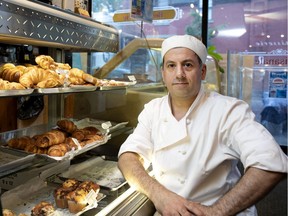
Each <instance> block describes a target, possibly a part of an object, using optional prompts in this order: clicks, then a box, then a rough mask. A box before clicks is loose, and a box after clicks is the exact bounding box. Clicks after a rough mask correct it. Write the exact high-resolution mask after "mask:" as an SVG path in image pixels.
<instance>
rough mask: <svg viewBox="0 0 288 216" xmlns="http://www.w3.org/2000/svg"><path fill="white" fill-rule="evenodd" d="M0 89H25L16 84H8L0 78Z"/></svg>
mask: <svg viewBox="0 0 288 216" xmlns="http://www.w3.org/2000/svg"><path fill="white" fill-rule="evenodd" d="M0 89H1V90H21V89H26V88H25V87H24V86H23V85H22V84H20V83H17V82H9V81H7V80H3V79H1V78H0Z"/></svg>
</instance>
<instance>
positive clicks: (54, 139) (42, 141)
mask: <svg viewBox="0 0 288 216" xmlns="http://www.w3.org/2000/svg"><path fill="white" fill-rule="evenodd" d="M66 137H67V133H65V132H63V131H60V130H52V131H49V132H47V133H45V134H43V135H42V136H39V137H37V139H36V142H35V145H36V146H38V147H40V148H47V147H50V146H52V145H56V144H60V143H63V142H64V141H65V139H66Z"/></svg>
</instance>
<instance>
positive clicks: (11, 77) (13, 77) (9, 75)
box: [2, 65, 26, 82]
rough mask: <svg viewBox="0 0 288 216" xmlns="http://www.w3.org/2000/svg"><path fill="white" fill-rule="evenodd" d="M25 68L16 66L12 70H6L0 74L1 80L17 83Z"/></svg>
mask: <svg viewBox="0 0 288 216" xmlns="http://www.w3.org/2000/svg"><path fill="white" fill-rule="evenodd" d="M25 69H26V67H25V66H21V65H19V66H16V67H13V68H9V67H8V68H6V69H4V70H3V72H2V79H5V80H8V81H10V82H19V78H20V77H21V76H22V75H23V74H24V72H25Z"/></svg>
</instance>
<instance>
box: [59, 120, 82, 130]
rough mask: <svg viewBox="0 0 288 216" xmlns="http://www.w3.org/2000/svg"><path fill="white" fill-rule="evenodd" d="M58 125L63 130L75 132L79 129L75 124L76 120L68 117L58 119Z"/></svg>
mask: <svg viewBox="0 0 288 216" xmlns="http://www.w3.org/2000/svg"><path fill="white" fill-rule="evenodd" d="M57 126H58V127H59V128H60V129H61V130H64V131H66V132H68V133H73V132H74V131H75V130H76V129H77V126H76V125H75V124H74V122H73V121H70V120H68V119H62V120H59V121H57Z"/></svg>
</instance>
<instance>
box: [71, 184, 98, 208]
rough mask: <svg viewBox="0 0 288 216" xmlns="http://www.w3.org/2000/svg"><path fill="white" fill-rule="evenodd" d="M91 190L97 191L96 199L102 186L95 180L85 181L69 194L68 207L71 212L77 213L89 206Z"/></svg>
mask: <svg viewBox="0 0 288 216" xmlns="http://www.w3.org/2000/svg"><path fill="white" fill-rule="evenodd" d="M91 190H93V191H94V192H95V199H96V196H97V194H98V193H99V191H100V186H99V185H98V184H97V183H95V182H93V181H83V182H81V183H80V184H79V186H78V187H77V188H76V189H75V190H73V191H71V192H70V193H68V194H67V200H68V209H69V211H70V212H71V213H77V212H79V211H81V210H82V209H83V208H85V207H86V206H87V204H88V201H87V195H88V194H89V192H90V191H91ZM95 201H96V200H95Z"/></svg>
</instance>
